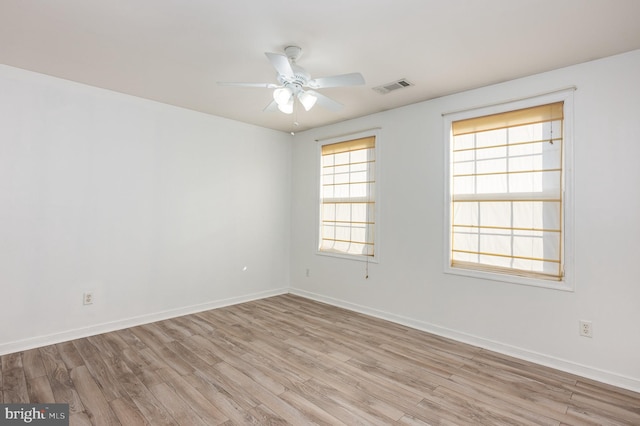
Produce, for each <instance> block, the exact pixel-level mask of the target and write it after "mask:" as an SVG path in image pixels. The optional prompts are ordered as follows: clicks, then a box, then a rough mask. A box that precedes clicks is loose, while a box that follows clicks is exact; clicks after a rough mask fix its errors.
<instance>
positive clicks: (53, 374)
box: [39, 345, 90, 425]
mask: <svg viewBox="0 0 640 426" xmlns="http://www.w3.org/2000/svg"><path fill="white" fill-rule="evenodd" d="M39 351H40V354H41V355H42V364H43V365H44V369H45V371H46V373H47V378H48V379H49V385H50V386H51V392H52V393H53V396H54V398H55V402H57V403H65V404H69V418H70V420H74V419H75V420H74V423H73V424H74V425H75V424H76V423H77V424H85V423H90V422H89V418H88V416H87V414H86V413H85V409H84V405H83V403H82V401H81V399H80V396H79V395H78V391H77V390H76V388H75V386H74V383H73V381H72V380H71V377H70V376H69V372H68V370H67V367H66V365H65V363H64V361H63V360H62V357H61V355H60V353H59V352H58V348H57V346H56V345H50V346H44V347H42V348H40V349H39Z"/></svg>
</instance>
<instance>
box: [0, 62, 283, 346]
mask: <svg viewBox="0 0 640 426" xmlns="http://www.w3.org/2000/svg"><path fill="white" fill-rule="evenodd" d="M290 160H291V136H290V135H288V134H284V133H282V132H275V131H270V130H266V129H263V128H259V127H254V126H250V125H246V124H242V123H238V122H234V121H230V120H226V119H222V118H217V117H212V116H209V115H205V114H200V113H197V112H193V111H189V110H184V109H180V108H175V107H171V106H167V105H163V104H159V103H156V102H151V101H147V100H143V99H139V98H134V97H130V96H125V95H122V94H118V93H114V92H110V91H106V90H101V89H97V88H93V87H88V86H84V85H80V84H76V83H72V82H69V81H65V80H60V79H55V78H51V77H48V76H43V75H39V74H35V73H30V72H26V71H23V70H19V69H15V68H10V67H6V66H0V303H1V307H0V324H2V326H0V354H2V353H9V352H14V351H17V350H21V349H25V348H28V347H34V346H39V345H43V344H47V343H51V342H56V341H61V340H67V339H70V338H75V337H78V336H82V335H88V334H94V333H97V332H100V331H105V330H110V329H115V328H120V327H125V326H128V325H131V324H138V323H143V322H149V321H152V320H155V319H159V318H165V317H169V316H175V315H179V314H183V313H186V312H192V311H197V310H203V309H206V308H210V307H215V306H220V305H224V304H229V303H235V302H239V301H243V300H249V299H253V298H258V297H264V296H267V295H271V294H278V293H281V292H286V291H287V287H288V282H289V277H288V274H289V249H288V247H289V230H290V169H291V166H290ZM245 266H246V267H247V270H246V271H243V268H244V267H245ZM86 290H92V291H93V292H94V297H95V303H94V304H93V305H91V306H83V305H82V295H83V292H84V291H86Z"/></svg>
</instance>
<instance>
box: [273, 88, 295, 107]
mask: <svg viewBox="0 0 640 426" xmlns="http://www.w3.org/2000/svg"><path fill="white" fill-rule="evenodd" d="M292 96H293V92H292V91H291V89H290V88H288V87H281V88H279V89H276V90H274V91H273V99H274V100H275V101H276V103H277V104H278V106H282V105H287V104H288V103H289V101H290V100H291V97H292Z"/></svg>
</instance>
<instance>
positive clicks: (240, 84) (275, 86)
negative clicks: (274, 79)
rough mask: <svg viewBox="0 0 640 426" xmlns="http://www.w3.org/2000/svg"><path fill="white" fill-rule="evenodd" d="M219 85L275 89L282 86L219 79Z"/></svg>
mask: <svg viewBox="0 0 640 426" xmlns="http://www.w3.org/2000/svg"><path fill="white" fill-rule="evenodd" d="M218 86H241V87H261V88H264V89H275V88H278V87H280V86H278V85H277V84H272V83H235V82H230V81H229V82H227V81H218Z"/></svg>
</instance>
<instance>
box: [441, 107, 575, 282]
mask: <svg viewBox="0 0 640 426" xmlns="http://www.w3.org/2000/svg"><path fill="white" fill-rule="evenodd" d="M563 118H564V117H563V102H556V103H552V104H547V105H540V106H536V107H531V108H525V109H521V110H516V111H509V112H505V113H500V114H494V115H489V116H483V117H476V118H471V119H466V120H460V121H454V122H453V123H452V129H451V130H452V137H453V140H452V153H451V180H452V188H451V204H452V205H451V214H452V218H451V220H452V222H451V223H452V227H451V228H452V229H451V240H452V241H451V255H450V256H451V266H454V267H461V268H470V269H476V270H485V271H491V272H498V273H509V274H514V275H520V276H526V277H534V278H543V279H549V280H558V281H559V280H562V277H563V273H564V271H563V247H562V241H563V238H562V233H563V229H562V227H563V219H562V217H563V216H562V214H563V200H562V196H563Z"/></svg>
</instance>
